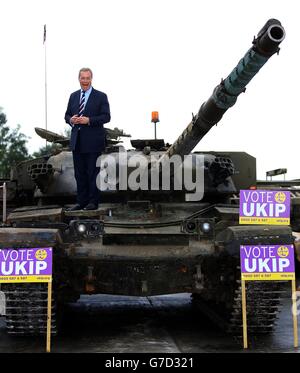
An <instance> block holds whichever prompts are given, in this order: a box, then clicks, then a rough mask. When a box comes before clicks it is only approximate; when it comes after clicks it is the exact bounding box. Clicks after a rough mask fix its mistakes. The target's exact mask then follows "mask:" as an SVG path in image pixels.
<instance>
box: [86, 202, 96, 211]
mask: <svg viewBox="0 0 300 373" xmlns="http://www.w3.org/2000/svg"><path fill="white" fill-rule="evenodd" d="M84 210H98V206H96V205H95V204H94V203H89V204H88V205H87V206H85V208H84Z"/></svg>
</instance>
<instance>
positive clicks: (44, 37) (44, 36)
mask: <svg viewBox="0 0 300 373" xmlns="http://www.w3.org/2000/svg"><path fill="white" fill-rule="evenodd" d="M45 41H46V25H44V40H43V44H45Z"/></svg>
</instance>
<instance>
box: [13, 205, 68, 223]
mask: <svg viewBox="0 0 300 373" xmlns="http://www.w3.org/2000/svg"><path fill="white" fill-rule="evenodd" d="M62 210H63V209H62V208H56V209H40V210H30V211H16V212H11V213H10V214H9V216H8V218H7V221H8V222H15V221H20V220H22V221H32V220H45V219H47V220H49V221H60V220H61V216H62Z"/></svg>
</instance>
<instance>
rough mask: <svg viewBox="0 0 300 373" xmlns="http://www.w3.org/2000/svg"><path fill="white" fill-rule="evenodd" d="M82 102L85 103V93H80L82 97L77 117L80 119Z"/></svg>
mask: <svg viewBox="0 0 300 373" xmlns="http://www.w3.org/2000/svg"><path fill="white" fill-rule="evenodd" d="M84 102H85V92H84V91H82V96H81V100H80V104H79V113H78V116H79V117H82V115H83V110H84Z"/></svg>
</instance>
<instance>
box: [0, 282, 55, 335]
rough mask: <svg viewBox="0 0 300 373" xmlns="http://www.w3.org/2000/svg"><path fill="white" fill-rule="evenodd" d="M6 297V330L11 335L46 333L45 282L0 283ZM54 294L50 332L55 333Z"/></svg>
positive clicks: (46, 286) (46, 293)
mask: <svg viewBox="0 0 300 373" xmlns="http://www.w3.org/2000/svg"><path fill="white" fill-rule="evenodd" d="M2 290H3V292H4V293H5V299H6V330H7V333H8V334H11V335H22V336H39V335H45V334H46V333H47V296H48V284H47V283H26V284H25V283H23V284H5V285H2ZM57 318H58V314H57V307H56V300H55V294H53V293H52V317H51V334H52V335H56V334H57V321H58V319H57Z"/></svg>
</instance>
